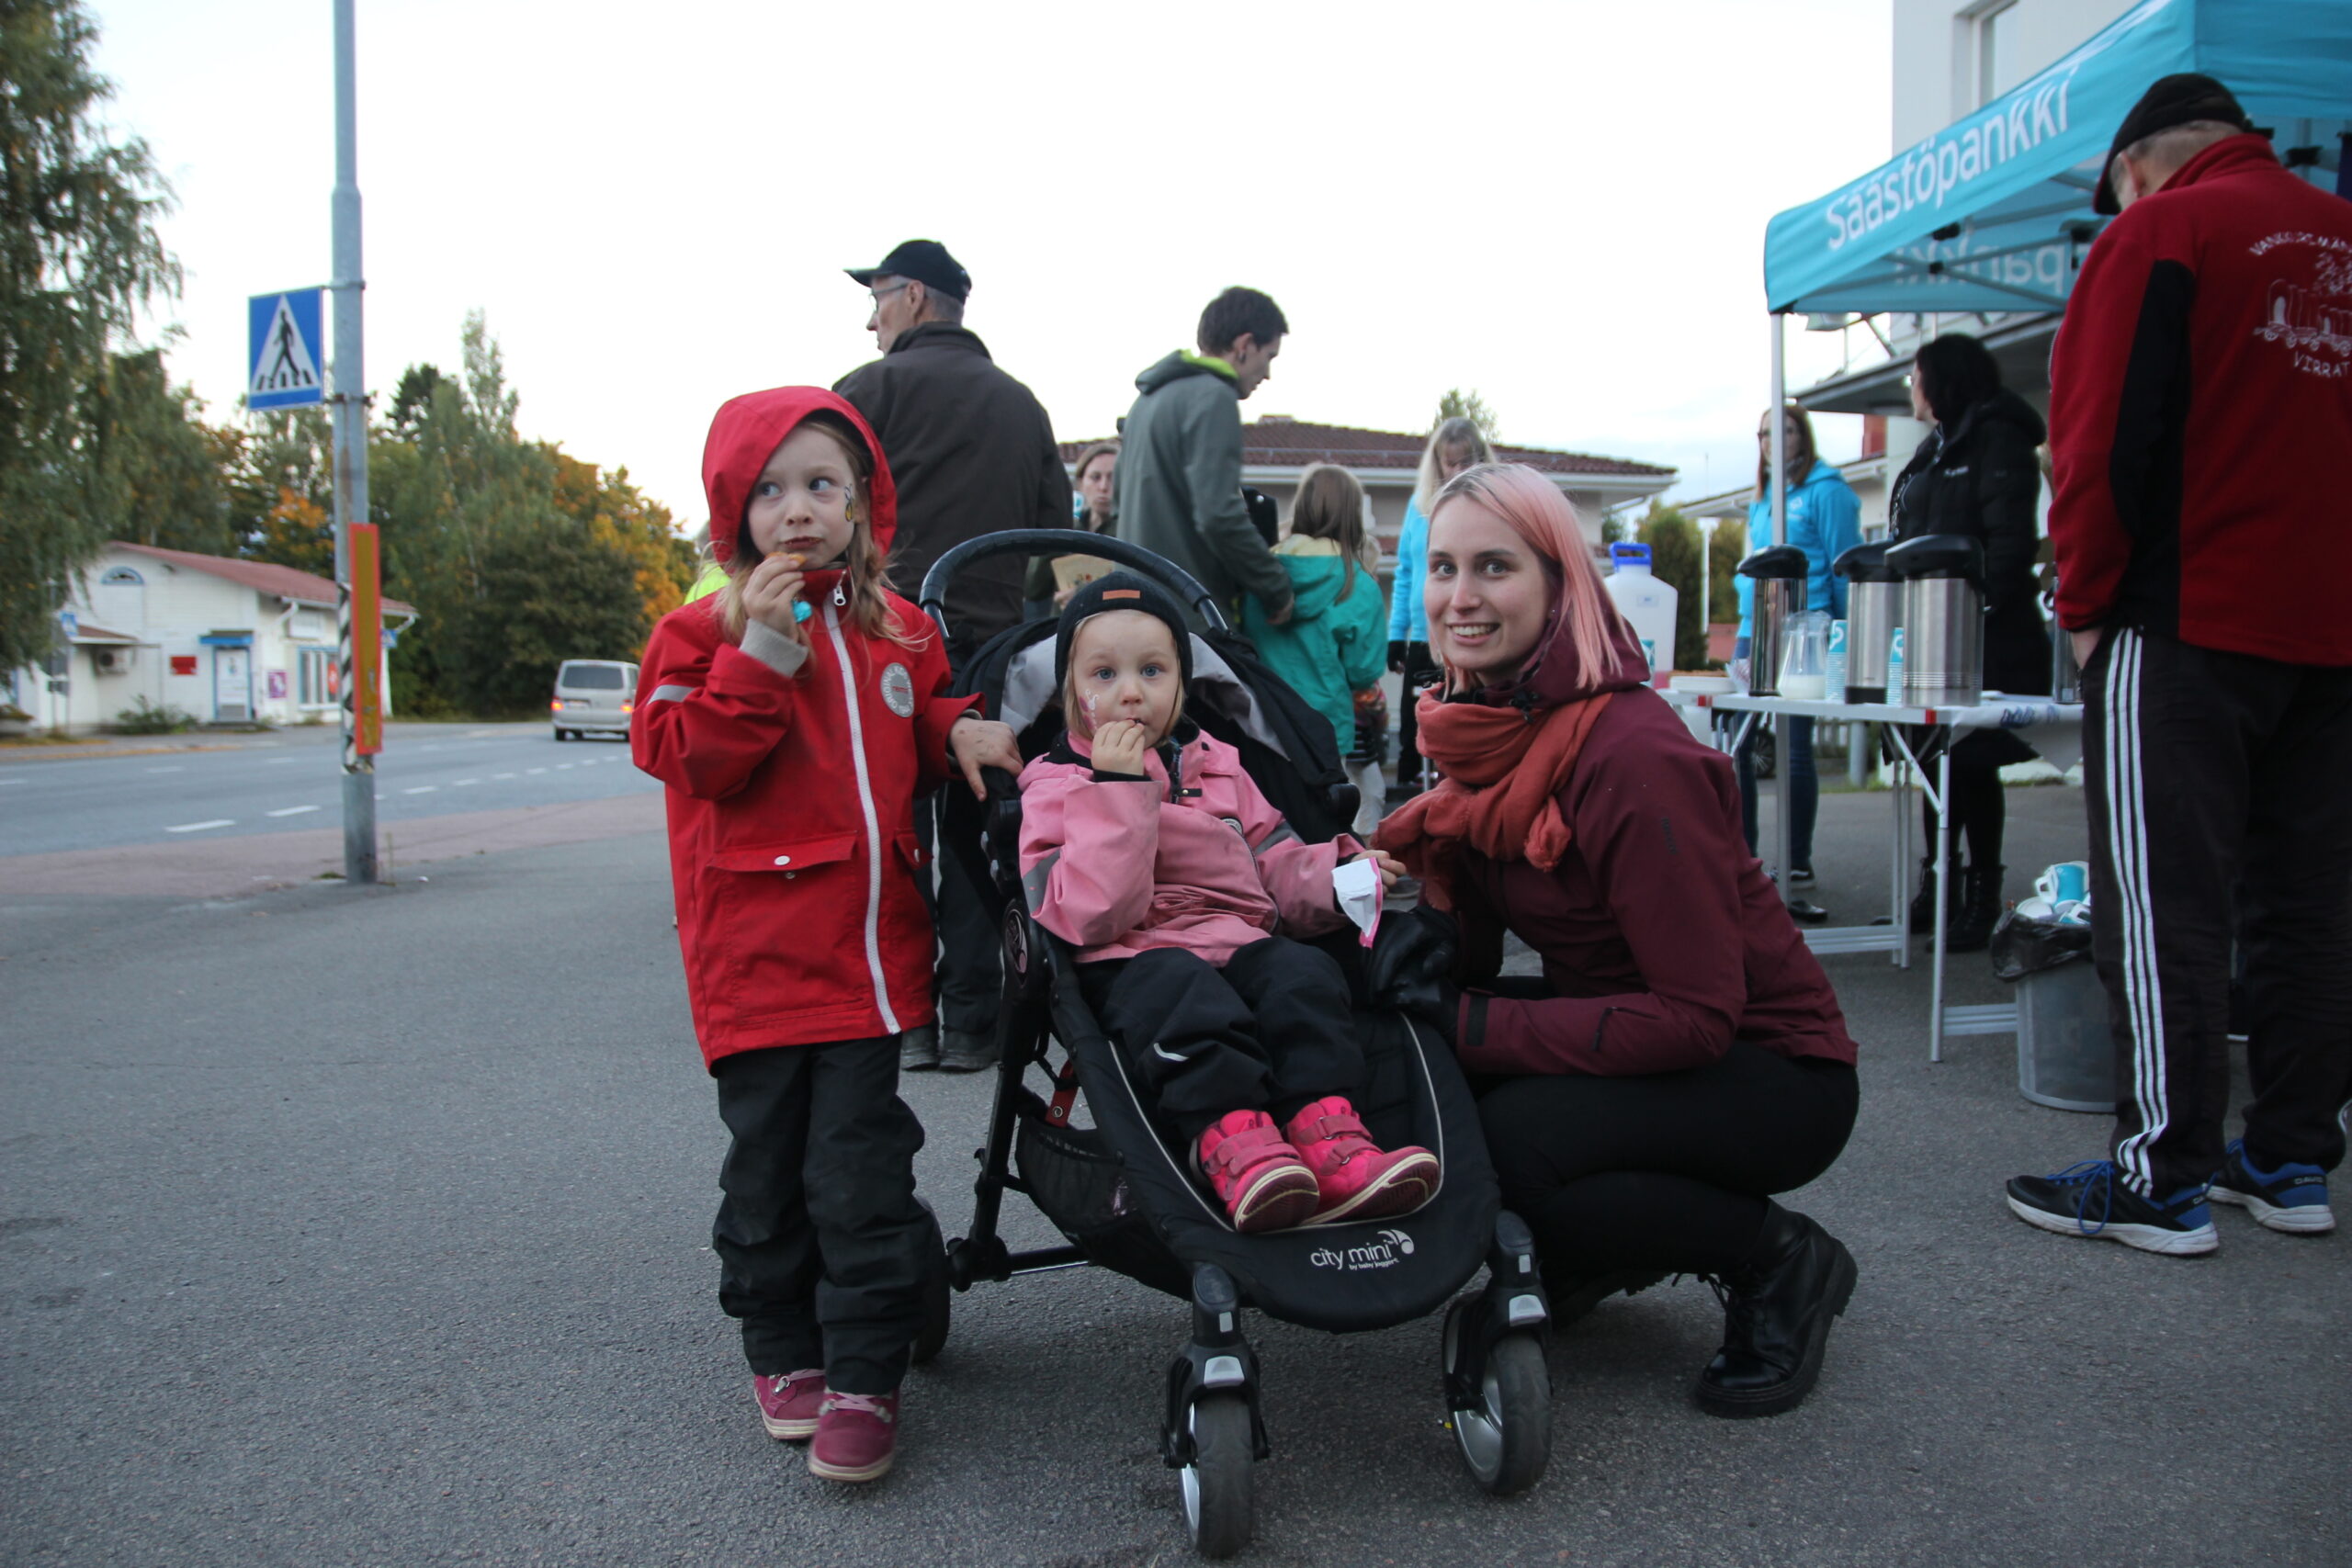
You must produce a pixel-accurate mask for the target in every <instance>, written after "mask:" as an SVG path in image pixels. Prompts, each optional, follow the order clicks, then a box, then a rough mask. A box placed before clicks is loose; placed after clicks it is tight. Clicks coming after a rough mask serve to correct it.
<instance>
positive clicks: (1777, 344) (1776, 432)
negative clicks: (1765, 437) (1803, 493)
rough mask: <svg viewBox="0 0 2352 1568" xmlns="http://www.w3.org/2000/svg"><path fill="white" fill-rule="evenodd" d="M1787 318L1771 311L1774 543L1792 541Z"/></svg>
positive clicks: (1776, 311) (1781, 543) (1782, 543)
mask: <svg viewBox="0 0 2352 1568" xmlns="http://www.w3.org/2000/svg"><path fill="white" fill-rule="evenodd" d="M1787 322H1788V318H1787V317H1785V316H1783V315H1782V314H1781V312H1780V311H1778V310H1775V311H1773V312H1772V542H1773V543H1774V544H1776V545H1785V544H1787V543H1788V542H1789V421H1788V416H1787V415H1786V414H1785V413H1784V412H1782V411H1783V410H1785V409H1786V408H1787V407H1788V403H1789V363H1788V334H1787V332H1786V331H1785V328H1786V326H1787Z"/></svg>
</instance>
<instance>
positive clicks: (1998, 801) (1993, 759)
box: [1919, 729, 2034, 871]
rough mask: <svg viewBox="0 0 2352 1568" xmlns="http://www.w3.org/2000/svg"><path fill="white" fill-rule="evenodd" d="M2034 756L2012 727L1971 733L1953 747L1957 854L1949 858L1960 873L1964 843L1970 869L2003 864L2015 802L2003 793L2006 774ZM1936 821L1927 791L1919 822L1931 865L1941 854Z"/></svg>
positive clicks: (1953, 831) (1953, 832)
mask: <svg viewBox="0 0 2352 1568" xmlns="http://www.w3.org/2000/svg"><path fill="white" fill-rule="evenodd" d="M2033 755H2034V750H2033V748H2032V747H2030V746H2028V745H2027V744H2026V743H2025V742H2024V741H2022V740H2020V739H2018V738H2017V737H2016V736H2015V735H2013V734H2011V733H2010V732H2009V731H2007V730H2006V729H1976V730H1971V731H1970V732H1969V733H1968V734H1967V735H1965V736H1963V737H1962V738H1961V741H1960V744H1959V745H1957V746H1954V747H1953V748H1952V749H1951V829H1950V831H1951V836H1952V850H1951V854H1950V855H1949V856H1947V857H1946V860H1945V863H1946V864H1947V865H1949V866H1951V868H1952V869H1953V870H1955V871H1957V870H1959V869H1960V865H1961V856H1960V848H1961V845H1962V843H1963V842H1965V843H1966V845H1967V846H1968V863H1969V864H1970V865H1974V866H1996V865H1998V864H2000V863H2001V840H2002V837H2003V835H2004V833H2005V832H2006V830H2007V827H2008V821H2009V798H2008V796H2007V795H2003V794H2002V793H2001V770H2002V769H2003V768H2006V767H2007V766H2008V765H2009V764H2010V763H2012V762H2023V761H2030V760H2031V759H2032V758H2033ZM1929 766H1933V764H1932V763H1929ZM1936 821H1937V818H1936V808H1935V806H1934V805H1933V803H1931V802H1930V801H1929V800H1928V797H1927V795H1926V794H1925V793H1924V792H1923V793H1922V794H1921V795H1920V796H1919V822H1920V825H1921V827H1922V828H1923V829H1925V830H1926V838H1925V840H1924V841H1925V843H1926V844H1927V857H1926V858H1928V860H1930V861H1932V860H1933V859H1934V858H1935V853H1936Z"/></svg>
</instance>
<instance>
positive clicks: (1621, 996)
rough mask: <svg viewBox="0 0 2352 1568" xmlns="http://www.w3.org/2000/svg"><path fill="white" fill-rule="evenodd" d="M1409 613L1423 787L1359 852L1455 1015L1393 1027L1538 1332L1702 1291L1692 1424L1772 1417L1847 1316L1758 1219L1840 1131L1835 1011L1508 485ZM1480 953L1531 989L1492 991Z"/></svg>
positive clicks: (1596, 586)
mask: <svg viewBox="0 0 2352 1568" xmlns="http://www.w3.org/2000/svg"><path fill="white" fill-rule="evenodd" d="M1423 602H1424V604H1425V605H1426V607H1427V609H1428V612H1429V626H1430V652H1431V653H1432V654H1433V655H1434V656H1435V657H1436V659H1437V660H1439V662H1440V664H1441V665H1442V668H1443V670H1444V673H1445V683H1444V685H1443V686H1442V688H1441V689H1440V690H1439V691H1436V692H1432V693H1430V694H1428V695H1426V696H1424V697H1423V698H1422V699H1421V702H1420V705H1419V717H1420V726H1421V750H1422V751H1423V753H1424V754H1425V755H1427V756H1429V757H1430V758H1431V759H1433V760H1434V761H1436V762H1437V763H1438V765H1439V767H1440V769H1441V770H1442V773H1443V775H1444V783H1443V784H1442V785H1441V786H1440V787H1439V788H1438V789H1437V790H1436V791H1434V792H1432V793H1430V794H1429V795H1422V796H1420V797H1419V798H1418V799H1416V800H1415V801H1413V802H1412V803H1411V804H1410V805H1408V806H1406V807H1403V808H1401V809H1400V810H1399V811H1398V812H1397V814H1396V815H1394V816H1392V817H1390V818H1388V820H1387V822H1386V823H1385V825H1384V826H1383V827H1382V829H1381V830H1380V835H1379V840H1378V841H1379V844H1380V846H1381V847H1382V848H1384V849H1386V850H1389V851H1391V852H1394V853H1396V854H1397V856H1398V857H1399V858H1401V859H1402V860H1403V861H1404V862H1405V863H1406V865H1407V866H1408V868H1410V869H1411V870H1412V871H1413V872H1414V873H1415V874H1418V875H1419V876H1420V877H1421V879H1422V882H1423V886H1424V887H1425V889H1426V897H1427V898H1428V900H1429V902H1430V904H1431V905H1432V906H1433V907H1435V908H1438V909H1441V910H1450V911H1452V912H1453V915H1454V917H1455V919H1456V920H1457V921H1458V923H1459V929H1460V934H1461V948H1460V962H1459V965H1458V967H1457V969H1456V972H1455V978H1456V979H1458V980H1459V981H1460V983H1461V984H1462V985H1463V986H1464V987H1467V988H1466V989H1464V990H1459V991H1457V990H1455V989H1454V988H1453V986H1452V985H1449V984H1445V983H1442V982H1435V983H1430V984H1427V985H1425V986H1424V987H1421V989H1422V995H1421V997H1420V998H1419V1005H1420V1006H1421V1007H1422V1008H1423V1009H1425V1010H1427V1011H1428V1012H1429V1013H1430V1015H1431V1021H1433V1022H1435V1023H1436V1024H1437V1025H1438V1026H1439V1028H1440V1029H1441V1030H1442V1031H1444V1032H1449V1033H1450V1036H1451V1038H1452V1039H1453V1043H1454V1049H1455V1051H1456V1054H1457V1055H1459V1056H1460V1058H1461V1061H1462V1065H1463V1066H1464V1068H1465V1069H1466V1070H1467V1071H1468V1072H1469V1073H1470V1074H1471V1076H1472V1080H1473V1083H1474V1085H1475V1086H1476V1088H1477V1089H1478V1090H1479V1093H1480V1099H1479V1110H1480V1114H1481V1116H1482V1118H1483V1120H1484V1122H1485V1123H1486V1129H1487V1142H1488V1145H1489V1146H1490V1148H1491V1149H1492V1152H1493V1155H1494V1160H1495V1165H1496V1168H1497V1169H1498V1172H1499V1173H1500V1175H1501V1177H1502V1181H1503V1196H1504V1201H1506V1202H1507V1203H1508V1204H1510V1206H1511V1207H1512V1208H1513V1209H1515V1210H1516V1211H1518V1213H1521V1215H1522V1216H1524V1217H1525V1218H1526V1220H1527V1221H1528V1223H1529V1224H1531V1225H1532V1226H1533V1227H1534V1230H1535V1235H1536V1238H1537V1242H1538V1245H1539V1247H1541V1249H1542V1254H1543V1257H1544V1267H1545V1274H1546V1277H1547V1279H1548V1280H1551V1281H1553V1283H1554V1285H1555V1311H1556V1314H1557V1315H1559V1316H1560V1317H1561V1318H1562V1319H1563V1320H1565V1319H1566V1317H1568V1316H1572V1315H1574V1314H1575V1313H1576V1312H1577V1310H1579V1309H1581V1308H1583V1307H1589V1304H1590V1303H1592V1302H1594V1301H1597V1300H1599V1299H1600V1297H1602V1296H1604V1295H1606V1294H1608V1293H1610V1292H1612V1291H1614V1290H1618V1289H1634V1288H1639V1286H1641V1285H1643V1284H1645V1283H1648V1282H1650V1281H1652V1280H1655V1279H1657V1278H1658V1277H1660V1276H1663V1275H1664V1274H1667V1273H1669V1272H1687V1273H1694V1274H1700V1275H1704V1276H1708V1277H1710V1278H1712V1279H1713V1280H1714V1281H1715V1283H1716V1286H1717V1290H1718V1293H1719V1294H1721V1295H1722V1296H1723V1297H1724V1306H1725V1309H1726V1310H1725V1314H1724V1344H1723V1348H1722V1350H1721V1351H1720V1352H1719V1353H1718V1354H1717V1355H1716V1356H1715V1358H1714V1359H1713V1361H1711V1362H1710V1363H1709V1364H1708V1365H1707V1367H1706V1369H1705V1370H1704V1371H1702V1372H1701V1373H1700V1375H1699V1382H1698V1388H1697V1397H1698V1400H1699V1403H1700V1404H1702V1406H1703V1407H1705V1408H1706V1409H1708V1410H1710V1411H1713V1413H1715V1414H1717V1415H1721V1416H1763V1415H1770V1414H1772V1413H1774V1412H1777V1411H1781V1410H1786V1409H1788V1408H1790V1407H1791V1406H1792V1405H1794V1404H1797V1403H1798V1402H1799V1401H1800V1400H1802V1399H1803V1398H1804V1396H1805V1393H1806V1392H1807V1391H1808V1390H1809V1389H1810V1388H1811V1387H1812V1386H1813V1382H1814V1379H1815V1377H1816V1376H1817V1375H1818V1373H1819V1371H1820V1368H1821V1358H1822V1351H1823V1348H1824V1346H1825V1345H1826V1340H1827V1337H1828V1333H1829V1325H1830V1320H1831V1318H1832V1317H1833V1316H1835V1315H1836V1314H1838V1313H1840V1312H1842V1311H1843V1310H1844V1308H1845V1305H1846V1301H1847V1298H1848V1297H1849V1295H1850V1294H1851V1293H1852V1292H1853V1288H1854V1260H1853V1258H1852V1257H1851V1256H1850V1255H1849V1253H1848V1252H1847V1250H1846V1248H1845V1247H1843V1246H1841V1245H1840V1244H1839V1243H1838V1241H1837V1239H1836V1238H1835V1237H1833V1236H1831V1235H1829V1234H1828V1233H1827V1232H1826V1231H1825V1230H1823V1229H1822V1228H1821V1227H1820V1226H1819V1225H1818V1224H1815V1223H1814V1222H1813V1221H1812V1220H1809V1219H1807V1218H1805V1217H1804V1215H1802V1214H1797V1213H1791V1212H1790V1211H1788V1210H1786V1209H1783V1208H1781V1206H1780V1205H1779V1204H1777V1203H1775V1202H1773V1201H1772V1194H1774V1193H1778V1192H1786V1191H1789V1190H1792V1189H1794V1188H1798V1187H1802V1186H1804V1184H1805V1183H1807V1182H1809V1181H1811V1180H1813V1179H1815V1177H1818V1176H1819V1175H1821V1173H1822V1172H1823V1171H1825V1170H1826V1169H1828V1168H1829V1166H1830V1164H1831V1163H1832V1162H1833V1161H1835V1160H1836V1159H1837V1157H1838V1152H1839V1151H1840V1150H1841V1149H1843V1148H1844V1147H1845V1144H1846V1136H1847V1134H1848V1133H1849V1132H1850V1131H1851V1130H1852V1127H1853V1123H1854V1107H1855V1079H1854V1043H1853V1041H1852V1040H1851V1039H1849V1037H1848V1036H1847V1033H1846V1021H1845V1018H1844V1015H1843V1014H1841V1013H1840V1012H1839V1011H1838V1000H1837V997H1836V996H1835V994H1834V993H1833V992H1832V991H1831V990H1830V987H1829V981H1828V979H1827V977H1826V976H1824V975H1823V974H1822V971H1821V966H1820V964H1817V963H1816V962H1815V960H1814V957H1813V955H1812V953H1809V952H1808V951H1807V950H1806V948H1805V945H1804V941H1803V939H1802V938H1800V937H1799V936H1798V934H1797V931H1796V928H1795V926H1794V925H1792V923H1791V922H1790V919H1789V916H1788V914H1787V912H1786V910H1785V909H1784V908H1782V907H1781V900H1780V897H1779V895H1778V894H1777V893H1776V892H1775V891H1774V890H1773V887H1772V885H1771V883H1770V882H1769V881H1768V880H1767V879H1766V878H1765V875H1764V873H1763V870H1762V868H1761V867H1760V866H1758V863H1757V861H1756V858H1755V856H1754V855H1752V854H1750V853H1749V852H1748V851H1747V847H1746V844H1745V842H1744V841H1743V840H1742V837H1741V831H1740V806H1739V791H1738V786H1737V784H1736V783H1735V781H1734V777H1733V773H1732V767H1731V763H1730V761H1728V760H1727V759H1726V758H1724V757H1723V756H1721V755H1719V754H1718V753H1716V752H1714V751H1713V750H1709V749H1707V748H1706V747H1704V746H1702V745H1701V744H1700V743H1699V742H1698V741H1697V740H1695V739H1692V738H1691V733H1690V731H1689V730H1688V729H1687V728H1684V726H1683V723H1682V721H1681V719H1680V718H1679V716H1677V715H1676V714H1675V713H1674V711H1673V710H1672V709H1671V708H1669V707H1668V706H1667V705H1666V704H1665V703H1664V702H1663V701H1661V700H1660V699H1659V698H1658V697H1657V694H1655V693H1653V692H1651V691H1650V690H1648V689H1647V687H1646V686H1645V684H1644V681H1645V672H1646V664H1645V660H1644V657H1643V654H1642V651H1641V649H1640V645H1639V644H1638V643H1637V642H1635V641H1634V635H1633V632H1632V629H1631V628H1630V627H1629V626H1626V624H1625V622H1624V620H1623V617H1622V616H1620V615H1618V614H1617V611H1616V609H1615V607H1614V606H1613V605H1612V604H1611V602H1610V600H1609V598H1608V596H1607V594H1606V593H1605V592H1603V590H1602V588H1601V584H1600V576H1599V574H1598V573H1597V572H1596V571H1595V570H1594V569H1593V566H1592V562H1591V558H1590V553H1589V548H1588V547H1587V546H1586V544H1585V541H1584V537H1583V533H1582V530H1581V529H1580V528H1579V527H1578V526H1577V519H1576V514H1575V513H1574V512H1572V511H1571V510H1570V509H1569V506H1568V504H1567V502H1566V500H1565V499H1564V498H1563V497H1562V496H1561V495H1560V493H1559V491H1557V490H1555V489H1554V488H1553V486H1552V485H1551V484H1550V483H1549V482H1547V481H1546V480H1545V479H1543V478H1542V477H1540V476H1539V475H1537V474H1536V473H1535V472H1534V471H1533V470H1532V469H1529V468H1521V467H1518V466H1516V465H1487V466H1484V467H1480V468H1472V469H1470V470H1468V471H1467V472H1465V473H1463V474H1461V475H1459V476H1458V477H1456V478H1455V479H1453V480H1452V481H1451V482H1449V483H1448V484H1447V485H1446V486H1445V488H1444V489H1443V490H1442V491H1441V492H1440V494H1439V496H1438V501H1437V506H1436V509H1435V511H1434V513H1432V515H1431V516H1430V546H1429V576H1428V579H1427V581H1426V583H1425V585H1424V590H1423ZM1506 931H1509V932H1510V933H1511V934H1513V935H1515V936H1517V937H1518V938H1519V939H1520V940H1521V941H1522V942H1525V943H1527V945H1528V946H1530V947H1532V948H1533V949H1534V950H1535V952H1536V953H1537V954H1538V955H1539V956H1541V958H1542V959H1543V961H1544V977H1543V979H1542V981H1541V982H1536V981H1532V980H1517V981H1514V980H1510V979H1498V978H1497V976H1498V970H1499V968H1500V964H1501V957H1502V938H1503V934H1504V932H1506ZM1408 1005H1411V1004H1410V1003H1409V1002H1408Z"/></svg>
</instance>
